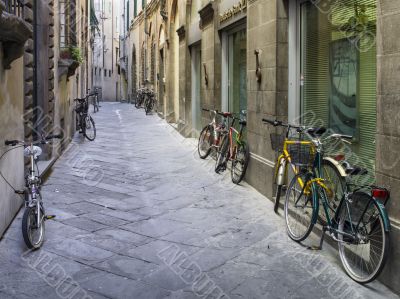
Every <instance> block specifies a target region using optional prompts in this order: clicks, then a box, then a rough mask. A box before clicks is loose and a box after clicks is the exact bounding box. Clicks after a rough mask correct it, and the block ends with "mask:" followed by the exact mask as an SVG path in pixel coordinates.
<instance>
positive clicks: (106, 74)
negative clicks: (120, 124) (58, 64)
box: [92, 0, 121, 101]
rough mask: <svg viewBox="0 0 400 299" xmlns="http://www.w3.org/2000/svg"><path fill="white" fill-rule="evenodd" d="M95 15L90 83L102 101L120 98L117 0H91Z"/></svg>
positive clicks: (119, 16) (119, 17) (118, 14)
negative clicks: (97, 91)
mask: <svg viewBox="0 0 400 299" xmlns="http://www.w3.org/2000/svg"><path fill="white" fill-rule="evenodd" d="M93 8H94V10H95V15H96V18H97V20H98V21H99V24H98V27H97V31H96V32H95V34H94V36H93V38H94V39H93V56H92V58H93V59H92V73H93V82H92V85H93V86H94V87H95V88H98V89H100V90H101V99H102V100H103V101H117V100H119V99H120V93H121V86H120V81H119V70H118V65H119V57H120V54H119V52H120V46H119V28H120V26H119V23H120V19H121V15H120V13H119V1H113V0H93Z"/></svg>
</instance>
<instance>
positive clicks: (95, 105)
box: [88, 89, 100, 113]
mask: <svg viewBox="0 0 400 299" xmlns="http://www.w3.org/2000/svg"><path fill="white" fill-rule="evenodd" d="M89 92H90V89H88V97H92V103H93V113H96V112H99V107H100V105H99V98H98V94H99V93H98V91H97V89H96V90H95V91H94V92H92V93H89Z"/></svg>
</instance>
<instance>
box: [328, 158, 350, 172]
mask: <svg viewBox="0 0 400 299" xmlns="http://www.w3.org/2000/svg"><path fill="white" fill-rule="evenodd" d="M323 159H324V160H325V161H329V162H331V163H332V164H333V165H334V166H335V167H336V169H337V170H338V171H339V173H340V175H341V176H342V177H347V174H346V170H345V169H344V167H343V166H342V165H341V164H340V163H339V162H338V161H336V160H335V159H333V158H331V157H324V158H323Z"/></svg>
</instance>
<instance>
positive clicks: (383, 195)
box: [371, 188, 390, 204]
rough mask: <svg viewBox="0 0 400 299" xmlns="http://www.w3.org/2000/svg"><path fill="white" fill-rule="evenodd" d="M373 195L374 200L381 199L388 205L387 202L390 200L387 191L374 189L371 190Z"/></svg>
mask: <svg viewBox="0 0 400 299" xmlns="http://www.w3.org/2000/svg"><path fill="white" fill-rule="evenodd" d="M371 195H372V197H373V198H376V199H379V200H380V201H382V202H383V203H384V204H386V202H387V200H388V199H389V195H390V194H389V191H388V190H386V189H378V188H375V189H372V190H371Z"/></svg>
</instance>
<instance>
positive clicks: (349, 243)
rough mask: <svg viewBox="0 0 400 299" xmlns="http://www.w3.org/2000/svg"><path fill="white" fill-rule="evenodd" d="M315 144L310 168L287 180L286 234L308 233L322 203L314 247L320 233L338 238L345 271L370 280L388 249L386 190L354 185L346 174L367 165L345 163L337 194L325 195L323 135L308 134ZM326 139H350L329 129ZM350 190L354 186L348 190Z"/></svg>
mask: <svg viewBox="0 0 400 299" xmlns="http://www.w3.org/2000/svg"><path fill="white" fill-rule="evenodd" d="M310 135H311V139H312V142H313V143H314V144H315V147H316V149H317V150H316V154H315V158H314V160H313V165H312V167H308V168H303V169H302V171H301V172H300V173H298V174H297V175H295V176H294V177H293V179H292V181H291V183H290V184H289V188H288V191H287V193H286V201H285V221H286V226H287V232H288V235H289V237H290V238H291V239H293V240H295V241H297V242H300V241H303V240H305V239H306V238H307V237H308V236H309V234H310V233H311V231H312V229H313V226H314V225H315V224H316V223H317V221H318V219H321V218H319V217H318V216H319V205H320V202H321V203H322V208H323V211H322V213H323V214H324V216H325V217H324V219H325V221H323V222H322V221H321V222H322V225H323V233H322V236H321V240H320V244H319V247H317V248H318V249H321V248H322V244H323V240H324V236H325V233H326V232H328V233H329V235H330V236H331V237H332V238H333V239H334V240H335V241H337V242H338V248H339V255H340V259H341V261H342V264H343V267H344V269H345V271H346V272H347V274H348V275H349V276H350V277H351V278H352V279H353V280H355V281H357V282H359V283H368V282H371V281H372V280H374V279H375V278H376V277H377V276H378V275H379V274H380V273H381V271H382V269H383V267H384V265H385V262H386V259H387V257H388V253H389V241H390V238H389V233H390V221H389V217H388V214H387V212H386V209H385V205H386V203H387V201H388V200H389V197H390V193H389V191H388V190H386V189H385V188H381V187H377V186H354V185H353V184H352V183H351V182H350V178H351V177H352V176H356V175H364V174H366V173H367V170H365V169H362V168H360V167H351V166H350V164H349V163H347V162H346V163H342V165H345V172H346V176H345V178H344V181H345V183H344V185H343V193H342V197H341V198H340V199H338V202H332V201H330V200H329V194H328V193H329V192H332V191H331V190H330V189H329V188H328V187H327V186H326V185H325V183H324V179H323V178H321V176H320V174H321V161H322V159H323V141H321V138H320V137H321V135H322V134H318V135H315V134H310ZM330 138H338V139H343V140H345V139H349V138H351V136H346V135H340V134H332V135H330V136H328V137H327V138H325V139H324V141H325V140H328V139H330ZM351 189H353V190H351Z"/></svg>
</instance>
